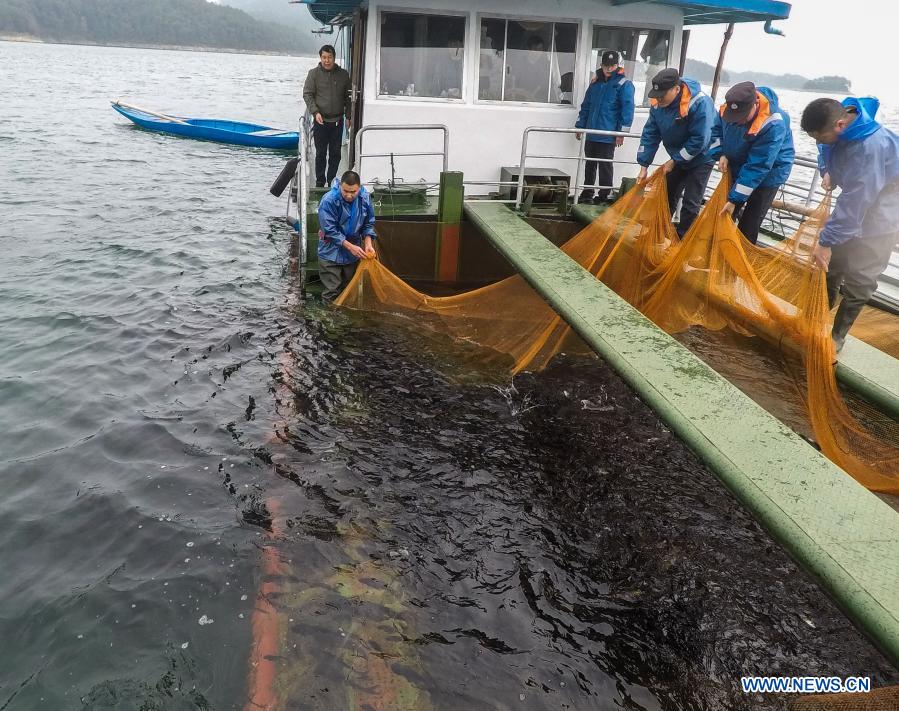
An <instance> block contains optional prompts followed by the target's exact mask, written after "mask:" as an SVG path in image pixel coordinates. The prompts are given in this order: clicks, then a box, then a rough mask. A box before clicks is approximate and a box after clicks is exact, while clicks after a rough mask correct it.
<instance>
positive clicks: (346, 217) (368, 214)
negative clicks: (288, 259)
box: [318, 170, 376, 301]
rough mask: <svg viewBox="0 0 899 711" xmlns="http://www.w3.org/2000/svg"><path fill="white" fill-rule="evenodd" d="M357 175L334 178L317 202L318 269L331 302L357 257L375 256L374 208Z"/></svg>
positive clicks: (346, 281) (352, 271)
mask: <svg viewBox="0 0 899 711" xmlns="http://www.w3.org/2000/svg"><path fill="white" fill-rule="evenodd" d="M361 183H362V181H361V180H360V178H359V174H358V173H356V172H354V171H352V170H348V171H347V172H346V173H344V174H343V175H342V176H340V179H339V180H338V179H337V178H335V179H334V183H333V185H332V186H331V190H330V191H329V192H327V193H325V196H324V197H323V198H322V199H321V202H320V203H319V204H318V224H319V228H320V229H319V231H318V268H319V277H320V278H321V282H322V286H323V287H324V290H323V291H322V298H323V299H324V300H325V301H333V300H334V299H336V298H337V297H338V296H340V294H341V292H343V290H344V289H345V288H346V286H347V284H349V283H350V279H352V278H353V275H354V274H355V273H356V267H357V266H359V260H360V259H366V258H369V257H374V256H375V247H374V240H375V237H376V235H375V209H374V207H373V206H372V204H371V196H370V195H369V193H368V191H367V190H366V189H365V188H364V187H363V186H362V184H361Z"/></svg>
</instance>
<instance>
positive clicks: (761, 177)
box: [709, 81, 796, 244]
mask: <svg viewBox="0 0 899 711" xmlns="http://www.w3.org/2000/svg"><path fill="white" fill-rule="evenodd" d="M709 148H710V152H711V155H712V158H715V159H717V160H718V167H719V168H720V169H721V172H722V173H724V172H726V171H727V170H728V169H729V170H730V173H731V176H732V177H733V184H732V185H731V189H730V192H729V193H728V194H727V203H726V204H725V206H724V210H723V212H725V213H728V214H730V215H732V216H733V218H734V219H735V220H739V227H740V232H742V233H743V236H744V237H746V239H748V240H749V241H750V242H752V244H755V243H756V241H757V240H758V237H759V229H760V228H761V226H762V220H763V219H764V217H765V214H766V213H767V212H768V209H769V208H770V207H771V203H772V202H774V197H775V195H777V191H778V190H779V189H780V187H781V186H782V185H783V184H784V183H785V182H787V178H789V177H790V170H791V169H792V168H793V158H794V157H795V155H796V152H795V151H794V149H793V132H792V131H791V130H790V117H789V116H788V115H787V112H786V111H784V110H783V109H781V108H780V106H779V105H778V101H777V94H775V93H774V92H773V91H772V90H771V89H769V88H768V87H765V86H760V87H758V88H756V86H755V84H753V83H752V82H751V81H744V82H740V83H739V84H735V85H734V86H732V87H731V88H730V89H729V90H728V92H727V94H725V95H724V103H723V104H722V105H721V108H720V110H719V113H718V115H717V116H716V117H715V125H714V126H713V127H712V144H711V146H710V147H709Z"/></svg>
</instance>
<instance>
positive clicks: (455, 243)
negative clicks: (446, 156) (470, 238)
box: [434, 171, 465, 282]
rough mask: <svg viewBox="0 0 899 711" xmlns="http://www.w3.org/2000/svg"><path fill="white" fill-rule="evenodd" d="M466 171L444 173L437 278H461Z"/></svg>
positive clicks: (444, 280) (440, 207)
mask: <svg viewBox="0 0 899 711" xmlns="http://www.w3.org/2000/svg"><path fill="white" fill-rule="evenodd" d="M464 190H465V188H464V186H463V185H462V173H459V172H453V171H450V172H446V173H441V174H440V195H439V197H438V201H439V202H438V206H437V255H436V258H437V259H436V264H435V269H434V272H435V277H436V279H437V281H443V282H453V281H458V280H459V241H460V235H461V226H462V200H463V198H464V196H465V192H464Z"/></svg>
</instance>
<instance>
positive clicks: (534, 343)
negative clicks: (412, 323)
mask: <svg viewBox="0 0 899 711" xmlns="http://www.w3.org/2000/svg"><path fill="white" fill-rule="evenodd" d="M728 183H729V181H728V180H722V181H721V183H720V185H719V187H718V189H717V190H716V191H715V193H714V194H713V196H712V198H711V199H710V200H709V202H708V204H707V205H706V207H705V209H704V210H703V212H702V213H701V214H700V216H699V218H698V219H697V220H696V221H695V222H694V224H693V226H692V227H691V228H690V231H689V232H688V233H687V234H686V235H685V236H684V239H683V241H679V240H678V239H677V235H676V233H675V231H674V227H673V225H672V223H671V215H670V214H669V211H668V196H667V190H666V184H665V178H664V175H663V174H662V173H661V172H660V171H657V172H656V173H655V174H654V175H653V176H652V177H651V178H650V179H649V180H648V181H647V182H646V183H644V184H642V185H638V186H636V187H634V188H633V189H631V190H630V191H629V192H627V193H626V194H625V195H623V196H622V197H621V198H619V200H618V201H617V202H616V203H615V204H614V205H613V206H612V207H611V208H609V209H608V210H606V211H605V212H604V213H603V214H602V215H600V216H599V217H598V218H597V219H596V220H595V221H594V222H593V223H592V224H591V225H589V226H588V227H586V228H585V229H583V230H582V231H581V232H579V233H578V234H577V235H575V236H574V237H573V238H572V239H570V240H569V241H568V242H567V243H566V244H565V245H563V247H562V250H563V251H564V252H565V253H566V254H567V255H568V256H569V257H571V258H572V259H574V260H575V261H576V262H578V263H579V264H580V265H581V266H583V267H584V268H585V269H587V270H588V271H590V272H591V273H592V274H594V275H595V276H596V277H597V278H599V279H601V280H602V281H603V282H604V283H605V284H606V285H607V286H609V287H610V288H612V289H614V290H615V291H616V292H617V293H618V294H619V295H620V296H621V297H622V298H624V299H626V300H627V301H628V302H630V303H631V304H632V305H633V306H635V307H636V308H638V309H639V310H640V311H642V312H643V313H644V314H645V315H646V316H647V317H649V318H650V319H652V320H653V321H654V322H655V323H656V324H658V325H659V326H660V327H661V328H663V329H665V330H666V331H668V332H669V333H678V332H681V331H685V330H686V329H688V328H690V327H692V326H702V327H704V328H707V329H711V330H719V329H723V328H730V329H732V330H734V331H736V332H738V333H742V334H746V335H753V336H758V337H761V338H764V339H766V340H767V341H769V342H770V343H772V344H773V345H774V346H775V347H777V348H779V349H781V350H782V351H785V352H787V353H792V354H794V360H795V362H796V364H797V365H796V367H795V368H794V377H796V378H799V379H801V380H802V381H804V386H805V387H804V388H803V390H804V392H805V395H806V404H807V409H808V416H809V421H810V424H811V427H812V431H813V432H814V435H815V439H816V440H817V442H818V444H819V446H820V447H821V449H822V451H824V453H825V454H826V455H827V456H828V457H829V458H830V459H831V460H832V461H834V462H835V463H836V464H838V465H839V466H841V467H842V468H843V469H845V470H846V471H848V472H849V473H851V474H852V475H853V476H854V477H855V478H856V479H857V480H858V481H859V482H861V483H862V484H864V485H865V486H867V487H868V488H869V489H872V490H874V491H881V492H888V493H899V449H897V448H896V446H895V444H894V443H892V442H888V441H885V440H884V439H882V438H880V437H877V436H875V435H873V434H871V433H870V432H868V431H867V430H866V429H865V427H863V426H862V425H861V424H859V423H858V422H857V421H856V419H855V418H854V417H853V415H852V413H851V412H850V411H849V409H848V408H847V406H846V405H845V403H844V402H843V399H842V396H841V395H840V392H839V389H838V387H837V381H836V377H835V373H834V367H833V363H834V361H835V354H834V348H833V343H832V341H831V339H830V315H829V311H828V306H827V294H826V289H825V282H824V273H823V272H822V271H820V270H819V269H817V268H816V267H814V266H813V265H812V263H811V259H810V255H811V252H812V249H813V248H814V245H815V243H816V241H817V238H818V233H819V232H820V229H821V227H822V226H823V223H824V221H825V220H826V217H827V215H828V214H829V204H828V203H827V201H825V202H824V203H822V205H821V206H820V207H819V208H818V209H817V210H816V212H815V213H814V214H813V215H812V217H810V218H809V219H808V220H807V221H806V222H805V223H804V224H803V225H802V226H801V227H800V228H799V230H798V231H797V232H796V234H795V235H793V237H792V238H790V239H788V240H786V241H785V242H784V243H783V244H782V245H780V247H779V248H777V249H772V248H763V247H756V246H753V245H752V244H750V243H749V242H748V241H747V240H746V239H745V238H743V237H742V235H741V234H740V232H739V230H738V229H737V227H736V225H735V224H734V222H733V220H732V219H731V218H730V217H729V216H728V215H722V214H721V209H722V208H723V206H724V204H725V203H726V202H727V190H728ZM337 303H338V304H340V305H345V306H350V307H354V308H359V309H365V310H369V311H382V312H390V313H406V314H414V315H415V316H416V318H420V319H421V318H423V319H425V320H426V321H428V322H430V323H431V325H432V326H433V327H435V328H438V329H440V330H443V331H445V332H447V333H449V334H451V335H452V336H453V337H455V338H457V339H465V340H468V341H472V342H475V343H477V344H479V345H481V346H484V347H486V348H490V349H492V350H494V351H498V352H500V353H505V354H508V355H509V356H511V357H512V359H513V361H514V363H513V366H512V370H513V372H518V371H519V370H522V369H524V368H531V369H540V368H543V367H544V366H545V365H546V364H547V363H548V362H549V361H550V359H552V357H553V356H554V355H556V354H557V353H559V352H560V351H561V350H563V349H567V348H568V347H569V345H570V344H572V343H573V342H575V341H576V339H575V338H573V334H572V332H571V329H570V328H569V327H568V325H567V324H566V323H565V322H564V321H563V320H562V319H561V318H560V317H559V316H558V315H557V314H556V313H555V312H554V311H553V310H552V309H551V308H550V307H549V306H548V305H547V304H546V303H545V302H544V301H543V299H542V298H541V297H540V296H539V295H538V294H537V293H536V292H535V291H534V290H533V289H531V287H530V286H529V285H528V284H527V283H526V282H525V280H524V279H523V278H522V277H521V276H513V277H510V278H508V279H504V280H502V281H500V282H497V283H495V284H492V285H490V286H487V287H484V288H481V289H476V290H474V291H469V292H465V293H462V294H458V295H455V296H448V297H432V296H428V295H426V294H423V293H421V292H420V291H417V290H415V289H413V288H412V287H411V286H409V285H408V284H406V283H405V282H403V281H402V280H401V279H399V278H398V277H397V276H395V275H394V274H392V273H391V272H390V271H389V270H388V269H387V268H386V267H385V266H384V265H383V264H381V263H380V262H378V261H375V260H366V261H364V262H363V263H362V264H361V265H360V267H359V269H358V270H357V272H356V276H355V277H354V278H353V280H352V281H351V282H350V284H349V286H348V287H347V288H346V290H345V291H344V293H343V294H342V295H341V297H340V298H339V299H338V301H337Z"/></svg>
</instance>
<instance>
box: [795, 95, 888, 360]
mask: <svg viewBox="0 0 899 711" xmlns="http://www.w3.org/2000/svg"><path fill="white" fill-rule="evenodd" d="M879 106H880V103H879V102H878V101H877V99H874V98H863V99H856V98H854V97H848V98H846V99H844V100H843V102H842V103H840V102H839V101H836V100H835V99H815V100H814V101H812V102H811V103H810V104H809V105H808V106H806V107H805V110H804V111H803V112H802V130H803V131H805V132H806V133H807V134H808V135H809V136H811V137H812V138H814V139H815V140H816V141H817V142H818V144H819V151H820V161H819V164H820V165H821V168H822V171H821V172H822V173H823V176H824V187H825V188H826V189H831V188H832V187H840V188H841V189H842V192H841V193H840V196H839V197H838V198H837V202H836V206H835V208H834V211H833V213H832V214H831V216H830V219H828V220H827V223H826V224H825V225H824V228H823V229H822V230H821V234H820V235H819V238H818V244H817V245H816V246H815V251H814V253H813V258H814V260H815V263H816V264H817V265H818V266H820V267H821V268H822V269H825V270H826V271H827V297H828V301H829V303H830V307H831V308H833V306H834V304H835V303H836V300H837V296H838V295H839V294H840V293H842V295H843V299H842V301H841V302H840V307H839V309H837V313H836V315H835V316H834V321H833V331H832V332H831V335H832V337H833V340H834V344H835V345H836V348H837V351H838V352H839V350H840V349H841V348H842V347H843V343H844V341H845V340H846V335H847V334H848V333H849V329H850V328H851V327H852V324H853V323H854V322H855V319H856V318H858V315H859V313H861V310H862V308H863V307H864V306H865V304H866V303H867V302H868V299H870V298H871V295H872V294H873V293H874V292H875V291H876V290H877V277H878V276H880V274H882V273H883V272H884V271H885V270H886V268H887V265H888V264H889V261H890V255H891V254H892V251H893V247H894V246H895V245H896V243H897V241H899V136H897V135H896V134H895V133H893V132H892V131H890V130H889V129H887V128H884V127H883V126H881V125H880V123H878V122H877V121H875V120H874V116H875V114H876V113H877V109H878V108H879Z"/></svg>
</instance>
